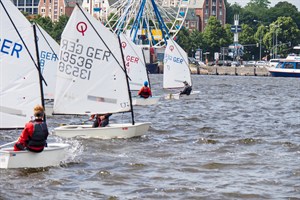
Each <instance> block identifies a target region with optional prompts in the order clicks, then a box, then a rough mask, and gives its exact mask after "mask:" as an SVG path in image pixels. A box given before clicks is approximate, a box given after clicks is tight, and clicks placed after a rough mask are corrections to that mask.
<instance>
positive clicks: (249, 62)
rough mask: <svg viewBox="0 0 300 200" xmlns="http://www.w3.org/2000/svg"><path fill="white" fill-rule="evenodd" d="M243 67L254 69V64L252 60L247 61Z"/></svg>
mask: <svg viewBox="0 0 300 200" xmlns="http://www.w3.org/2000/svg"><path fill="white" fill-rule="evenodd" d="M244 66H245V67H255V66H256V62H255V61H254V60H250V61H247V62H246V63H245V64H244Z"/></svg>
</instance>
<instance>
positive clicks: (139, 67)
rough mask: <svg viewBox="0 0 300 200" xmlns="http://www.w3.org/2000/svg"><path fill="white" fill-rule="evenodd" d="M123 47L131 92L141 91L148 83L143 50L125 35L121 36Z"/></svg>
mask: <svg viewBox="0 0 300 200" xmlns="http://www.w3.org/2000/svg"><path fill="white" fill-rule="evenodd" d="M120 39H121V46H122V49H123V55H124V60H125V67H126V70H127V74H128V76H129V77H130V81H129V86H130V90H140V89H141V87H142V86H143V83H144V81H148V82H149V80H148V75H147V70H146V64H145V60H144V55H143V50H142V48H141V47H140V46H138V45H136V44H134V43H133V42H132V41H131V40H130V38H128V37H127V36H126V35H125V34H123V33H121V34H120Z"/></svg>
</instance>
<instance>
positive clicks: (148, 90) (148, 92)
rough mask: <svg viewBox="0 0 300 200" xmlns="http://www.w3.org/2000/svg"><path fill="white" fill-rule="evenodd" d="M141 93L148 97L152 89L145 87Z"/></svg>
mask: <svg viewBox="0 0 300 200" xmlns="http://www.w3.org/2000/svg"><path fill="white" fill-rule="evenodd" d="M139 95H141V96H142V97H144V98H148V97H149V96H150V95H151V90H150V88H149V87H143V88H142V89H141V90H140V92H139Z"/></svg>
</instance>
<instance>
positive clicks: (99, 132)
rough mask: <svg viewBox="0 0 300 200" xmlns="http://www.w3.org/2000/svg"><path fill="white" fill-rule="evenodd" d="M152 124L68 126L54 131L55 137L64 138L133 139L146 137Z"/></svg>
mask: <svg viewBox="0 0 300 200" xmlns="http://www.w3.org/2000/svg"><path fill="white" fill-rule="evenodd" d="M150 125H151V123H149V122H146V123H135V124H134V125H132V124H130V123H127V124H109V125H108V126H106V127H99V128H92V125H66V126H61V127H57V128H55V129H54V132H53V135H57V136H60V137H64V138H72V137H81V138H99V139H113V138H131V137H138V136H142V135H144V134H145V133H146V132H147V131H148V129H149V127H150Z"/></svg>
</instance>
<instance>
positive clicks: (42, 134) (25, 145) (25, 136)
mask: <svg viewBox="0 0 300 200" xmlns="http://www.w3.org/2000/svg"><path fill="white" fill-rule="evenodd" d="M33 112H34V119H33V120H31V121H29V122H28V123H26V124H25V127H24V129H23V131H22V133H21V135H20V137H19V139H18V141H17V142H16V144H15V145H14V151H20V150H29V151H32V152H42V151H43V150H44V147H45V146H47V138H48V135H49V132H48V127H47V124H46V123H45V122H44V108H43V106H41V105H37V106H35V107H34V109H33Z"/></svg>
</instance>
